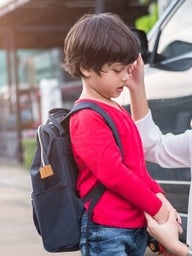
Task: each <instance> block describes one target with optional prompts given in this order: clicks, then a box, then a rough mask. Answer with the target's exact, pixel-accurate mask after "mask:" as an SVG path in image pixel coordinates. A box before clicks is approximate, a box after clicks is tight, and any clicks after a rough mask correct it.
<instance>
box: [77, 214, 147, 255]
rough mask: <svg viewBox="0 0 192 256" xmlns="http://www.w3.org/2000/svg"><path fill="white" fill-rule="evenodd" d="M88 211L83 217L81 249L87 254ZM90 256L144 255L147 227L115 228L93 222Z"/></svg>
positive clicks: (89, 238) (90, 229) (89, 243)
mask: <svg viewBox="0 0 192 256" xmlns="http://www.w3.org/2000/svg"><path fill="white" fill-rule="evenodd" d="M86 228H87V213H85V212H84V213H83V216H82V219H81V241H80V249H81V253H82V255H83V256H86ZM88 246H89V256H112V255H114V256H143V255H144V254H145V250H146V246H147V233H146V229H145V228H133V229H126V228H114V227H107V226H103V225H99V224H96V223H94V222H91V223H90V225H89V233H88Z"/></svg>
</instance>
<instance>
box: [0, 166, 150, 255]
mask: <svg viewBox="0 0 192 256" xmlns="http://www.w3.org/2000/svg"><path fill="white" fill-rule="evenodd" d="M31 191H32V188H31V179H30V174H29V170H26V168H24V167H23V166H22V165H19V164H14V163H11V164H5V163H1V162H0V255H3V256H50V255H56V256H60V255H62V256H80V255H81V254H80V252H79V251H77V252H67V253H56V254H53V253H49V252H46V251H45V250H44V248H43V246H42V241H41V237H40V236H39V235H38V233H37V231H36V229H35V227H34V224H33V219H32V207H31ZM149 255H153V254H152V253H151V252H149V251H148V250H147V253H146V256H149Z"/></svg>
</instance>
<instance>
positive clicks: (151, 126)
mask: <svg viewBox="0 0 192 256" xmlns="http://www.w3.org/2000/svg"><path fill="white" fill-rule="evenodd" d="M135 123H136V126H137V128H138V130H139V132H140V135H141V138H142V143H143V148H144V154H145V159H146V160H147V161H150V162H154V163H157V164H159V165H160V166H162V167H164V168H170V167H171V168H179V167H190V166H191V165H192V130H186V131H185V132H184V133H181V134H177V135H174V134H172V133H167V134H162V132H161V131H160V129H159V127H158V126H157V125H156V124H155V123H154V121H153V118H152V115H151V111H149V113H148V114H147V115H146V116H145V117H144V118H142V119H140V120H138V121H136V122H135Z"/></svg>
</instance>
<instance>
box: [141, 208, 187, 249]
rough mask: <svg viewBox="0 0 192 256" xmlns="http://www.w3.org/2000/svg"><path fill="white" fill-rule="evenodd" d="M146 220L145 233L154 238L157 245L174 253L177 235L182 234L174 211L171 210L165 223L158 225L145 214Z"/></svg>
mask: <svg viewBox="0 0 192 256" xmlns="http://www.w3.org/2000/svg"><path fill="white" fill-rule="evenodd" d="M145 217H146V220H147V231H148V232H149V234H150V235H151V236H152V237H153V238H155V239H156V240H157V241H159V243H161V244H162V245H164V246H165V247H166V248H168V249H169V250H171V251H174V250H175V248H177V247H178V244H180V243H181V242H180V241H179V234H180V233H182V232H183V230H182V228H181V226H180V225H179V223H178V222H177V212H176V210H175V209H171V211H170V213H169V218H168V220H167V222H165V223H163V224H158V223H157V221H156V220H154V219H153V218H152V217H151V216H150V215H149V214H147V213H145Z"/></svg>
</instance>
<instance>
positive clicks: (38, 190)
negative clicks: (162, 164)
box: [30, 102, 122, 255]
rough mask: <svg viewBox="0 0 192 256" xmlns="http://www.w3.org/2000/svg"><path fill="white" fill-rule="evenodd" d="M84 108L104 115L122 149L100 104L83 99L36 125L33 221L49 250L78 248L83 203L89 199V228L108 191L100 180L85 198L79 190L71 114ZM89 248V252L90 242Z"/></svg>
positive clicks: (73, 249)
mask: <svg viewBox="0 0 192 256" xmlns="http://www.w3.org/2000/svg"><path fill="white" fill-rule="evenodd" d="M85 108H89V109H92V110H94V111H96V112H98V113H99V114H101V115H102V116H103V118H104V120H105V122H106V123H107V124H108V126H109V127H110V129H111V130H112V132H113V136H114V138H115V141H116V143H117V144H118V146H119V147H120V149H121V152H122V147H121V143H120V139H119V135H118V132H117V129H116V128H115V125H114V123H113V121H112V120H111V118H110V116H109V115H108V114H107V113H106V112H105V111H104V110H103V109H102V108H100V107H99V106H98V105H97V104H95V103H92V102H82V103H78V104H77V105H75V106H74V107H73V108H72V110H71V111H69V110H66V109H63V108H59V109H58V108H56V109H52V110H50V111H49V116H48V120H47V122H46V123H45V124H44V125H40V126H39V127H38V129H37V133H36V142H37V148H36V152H35V155H34V159H33V161H32V166H31V170H30V175H31V181H32V194H31V198H32V209H33V222H34V225H35V227H36V230H37V232H38V233H39V235H40V236H41V238H42V242H43V246H44V248H45V250H47V251H48V252H67V251H76V250H79V241H80V220H81V216H82V213H83V205H84V203H85V202H86V201H88V200H90V206H89V210H88V224H87V229H88V227H89V221H90V219H91V214H92V211H93V209H94V207H95V205H96V203H97V202H98V200H99V198H100V197H101V195H102V194H103V193H104V191H105V187H104V186H103V185H102V184H98V185H97V186H96V187H95V188H93V190H91V191H90V192H89V193H88V194H87V195H86V196H85V197H84V198H82V199H80V198H79V196H78V194H77V192H76V180H77V174H78V168H77V166H76V164H75V161H74V158H73V153H72V149H71V141H70V134H69V118H70V116H71V115H72V114H73V113H75V112H77V111H80V110H82V109H85ZM87 236H88V230H87ZM87 238H88V237H87ZM86 251H87V254H86V255H88V254H89V253H88V245H87V248H86Z"/></svg>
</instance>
